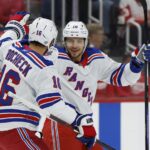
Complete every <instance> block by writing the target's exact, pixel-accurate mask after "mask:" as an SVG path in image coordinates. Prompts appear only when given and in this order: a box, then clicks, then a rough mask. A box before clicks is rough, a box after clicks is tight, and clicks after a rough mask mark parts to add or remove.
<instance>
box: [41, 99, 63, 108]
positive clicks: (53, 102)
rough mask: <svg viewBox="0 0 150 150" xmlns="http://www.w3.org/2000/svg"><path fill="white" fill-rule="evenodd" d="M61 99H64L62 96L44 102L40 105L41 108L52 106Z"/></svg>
mask: <svg viewBox="0 0 150 150" xmlns="http://www.w3.org/2000/svg"><path fill="white" fill-rule="evenodd" d="M61 100H62V99H61V98H60V99H56V100H54V101H52V102H47V103H44V104H42V105H40V108H42V109H44V108H47V107H50V106H52V105H54V104H56V103H58V102H59V101H61Z"/></svg>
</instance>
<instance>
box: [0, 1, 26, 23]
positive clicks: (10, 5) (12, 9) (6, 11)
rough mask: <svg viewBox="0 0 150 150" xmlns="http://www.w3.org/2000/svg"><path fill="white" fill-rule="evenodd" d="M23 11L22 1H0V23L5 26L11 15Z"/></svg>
mask: <svg viewBox="0 0 150 150" xmlns="http://www.w3.org/2000/svg"><path fill="white" fill-rule="evenodd" d="M25 9H26V8H25V3H24V0H15V1H14V0H0V23H2V24H6V23H7V22H8V20H9V18H10V16H11V15H12V14H15V13H16V12H17V11H24V10H25Z"/></svg>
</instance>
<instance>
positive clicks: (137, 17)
mask: <svg viewBox="0 0 150 150" xmlns="http://www.w3.org/2000/svg"><path fill="white" fill-rule="evenodd" d="M146 1H147V8H148V23H149V25H148V26H149V28H150V1H149V0H146ZM119 8H120V13H119V16H118V24H120V25H121V27H120V28H119V30H118V35H119V36H123V35H124V34H123V31H125V27H126V23H127V22H128V21H129V20H130V21H131V20H132V21H135V22H137V23H139V24H140V25H141V27H142V29H143V24H144V12H143V7H142V5H141V2H140V0H121V1H120V4H119ZM142 32H143V31H142ZM124 33H125V32H124ZM136 35H137V31H136V29H135V28H134V27H132V26H131V35H130V38H131V43H132V44H134V45H137V42H136V41H137V39H136V38H135V37H137V36H136ZM142 35H144V33H143V34H142ZM133 36H134V37H133ZM142 38H143V36H142ZM143 40H144V39H143ZM143 42H144V41H143Z"/></svg>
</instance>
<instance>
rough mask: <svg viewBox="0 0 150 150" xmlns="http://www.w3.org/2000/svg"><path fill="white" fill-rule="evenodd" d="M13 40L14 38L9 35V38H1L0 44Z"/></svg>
mask: <svg viewBox="0 0 150 150" xmlns="http://www.w3.org/2000/svg"><path fill="white" fill-rule="evenodd" d="M11 40H12V38H10V37H7V38H4V39H2V40H0V46H1V45H2V44H3V43H4V42H7V41H11Z"/></svg>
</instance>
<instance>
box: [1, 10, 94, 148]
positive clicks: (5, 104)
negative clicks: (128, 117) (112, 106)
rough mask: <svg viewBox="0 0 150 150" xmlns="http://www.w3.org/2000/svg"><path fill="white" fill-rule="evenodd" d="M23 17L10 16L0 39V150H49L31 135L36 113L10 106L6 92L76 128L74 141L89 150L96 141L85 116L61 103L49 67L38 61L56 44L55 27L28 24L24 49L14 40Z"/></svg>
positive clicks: (44, 23)
mask: <svg viewBox="0 0 150 150" xmlns="http://www.w3.org/2000/svg"><path fill="white" fill-rule="evenodd" d="M28 18H29V14H28V13H26V12H19V13H17V14H16V15H14V16H13V17H12V18H11V20H10V21H9V22H8V23H7V24H6V27H9V28H11V30H9V31H6V32H5V33H4V34H3V35H2V37H1V38H0V44H1V46H0V62H1V63H0V68H1V76H0V149H1V150H12V149H14V150H20V149H21V150H27V149H29V150H52V149H53V145H51V147H50V148H48V146H47V145H46V144H45V143H44V142H43V139H39V138H38V137H36V136H35V132H36V130H37V128H38V125H39V120H40V119H41V116H40V115H39V113H37V112H36V111H34V109H31V108H29V107H27V106H26V105H24V104H23V103H20V102H19V101H16V100H15V99H14V97H11V96H10V95H9V93H13V94H16V95H17V96H18V97H21V98H23V99H26V101H28V102H30V103H32V104H34V105H36V106H39V107H40V108H41V109H43V110H46V111H48V112H49V115H50V114H53V115H54V116H56V117H58V118H60V119H61V120H63V121H65V122H67V123H68V124H71V125H72V126H73V127H76V128H77V129H78V136H80V134H81V133H82V134H83V135H85V136H86V137H87V138H88V142H87V147H89V148H90V147H91V145H92V144H93V141H94V139H95V136H96V132H95V129H94V127H93V121H92V118H91V116H87V115H84V116H83V115H79V114H78V113H76V111H75V110H74V109H73V108H72V107H69V106H68V105H66V104H65V103H64V100H63V97H62V96H61V90H60V84H59V78H58V76H57V73H56V71H55V69H54V67H53V62H52V61H49V60H46V59H45V58H44V57H43V56H42V55H44V54H45V52H46V51H47V49H48V48H49V47H50V46H52V45H53V43H54V42H55V40H56V37H57V29H56V27H55V24H54V23H53V22H52V21H51V20H48V19H44V18H37V19H35V20H34V21H33V23H32V24H31V25H30V31H29V45H22V43H21V42H18V41H16V40H20V39H22V38H23V37H24V35H25V34H26V33H27V32H28V30H27V29H28V28H27V26H26V22H27V20H28ZM68 114H69V115H68ZM52 140H53V139H52ZM90 142H92V144H91V143H90Z"/></svg>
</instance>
